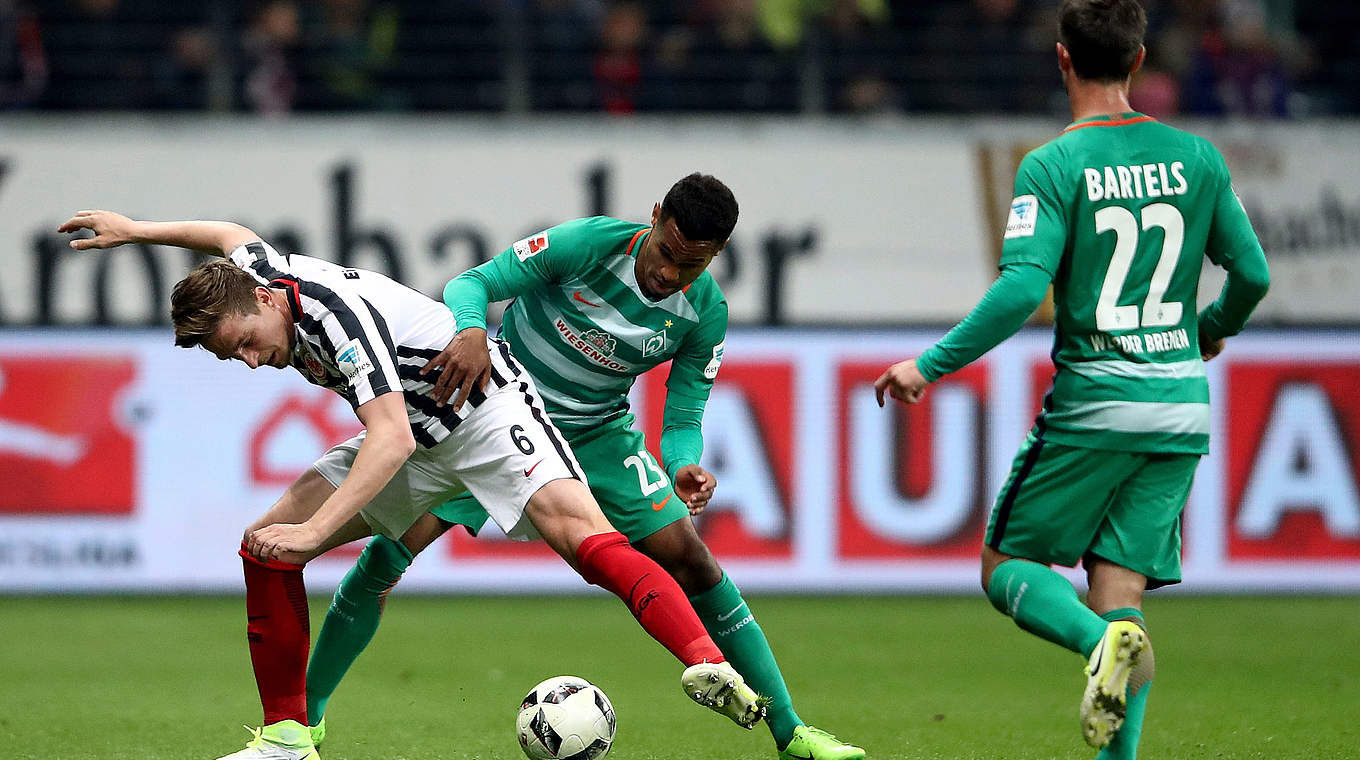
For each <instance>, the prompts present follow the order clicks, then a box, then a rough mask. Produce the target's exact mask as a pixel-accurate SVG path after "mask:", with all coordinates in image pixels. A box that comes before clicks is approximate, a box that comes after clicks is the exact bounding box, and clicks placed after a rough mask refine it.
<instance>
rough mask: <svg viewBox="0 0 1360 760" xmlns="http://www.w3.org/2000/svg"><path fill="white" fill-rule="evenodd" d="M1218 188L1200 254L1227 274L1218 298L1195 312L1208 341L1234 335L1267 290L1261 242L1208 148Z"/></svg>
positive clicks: (1222, 167) (1219, 158)
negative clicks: (1197, 312)
mask: <svg viewBox="0 0 1360 760" xmlns="http://www.w3.org/2000/svg"><path fill="white" fill-rule="evenodd" d="M1208 150H1209V151H1211V157H1212V159H1213V161H1214V163H1215V164H1216V167H1215V168H1216V169H1217V172H1218V174H1219V176H1220V177H1221V178H1222V186H1221V187H1220V188H1219V189H1218V194H1217V197H1216V198H1215V199H1214V210H1213V218H1212V220H1211V221H1210V226H1209V238H1208V241H1207V242H1206V244H1205V247H1204V253H1205V255H1207V256H1208V257H1209V260H1210V261H1212V262H1214V263H1215V264H1217V265H1219V266H1221V267H1223V268H1224V269H1226V270H1227V272H1228V279H1227V281H1226V282H1224V283H1223V290H1222V291H1221V292H1220V293H1219V295H1218V298H1217V299H1216V300H1215V301H1214V302H1213V303H1211V304H1209V305H1208V306H1207V307H1205V308H1204V310H1203V311H1201V312H1200V313H1199V325H1198V329H1199V332H1200V333H1201V335H1202V336H1203V337H1205V338H1207V339H1209V340H1217V339H1219V338H1226V337H1229V336H1232V335H1236V334H1237V333H1239V332H1241V330H1242V328H1243V327H1244V326H1245V325H1246V323H1247V319H1248V318H1249V317H1250V316H1251V313H1252V311H1253V310H1255V308H1256V305H1257V304H1258V303H1260V302H1261V299H1262V298H1264V297H1265V295H1266V291H1267V290H1268V289H1269V288H1270V269H1269V267H1268V265H1267V264H1266V254H1265V251H1264V250H1262V249H1261V241H1260V240H1259V239H1258V238H1257V237H1256V232H1255V230H1253V229H1252V228H1251V220H1249V219H1248V218H1247V212H1246V210H1245V209H1243V208H1242V202H1241V200H1239V199H1238V197H1237V193H1235V192H1233V189H1232V175H1231V174H1230V173H1229V171H1228V166H1227V164H1226V163H1225V162H1224V161H1223V156H1222V154H1221V153H1219V152H1218V150H1217V149H1215V148H1214V147H1213V146H1208Z"/></svg>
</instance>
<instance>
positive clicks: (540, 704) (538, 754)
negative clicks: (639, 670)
mask: <svg viewBox="0 0 1360 760" xmlns="http://www.w3.org/2000/svg"><path fill="white" fill-rule="evenodd" d="M614 725H615V724H614V706H613V705H611V704H609V697H606V696H605V695H604V692H603V691H601V690H600V688H599V687H598V686H595V685H594V684H592V683H590V682H589V681H587V680H586V679H584V678H579V677H577V676H557V677H555V678H549V679H548V680H546V681H544V682H543V683H540V684H539V685H537V686H535V687H534V688H533V689H531V690H530V691H529V693H528V694H527V695H525V697H524V701H522V702H520V705H519V715H518V716H517V717H516V718H515V733H516V734H518V735H519V746H520V747H521V748H522V749H523V750H524V754H526V755H528V756H529V757H530V758H531V759H532V760H596V759H597V758H601V757H604V756H605V755H606V754H607V753H608V752H609V746H610V745H611V744H613V743H614Z"/></svg>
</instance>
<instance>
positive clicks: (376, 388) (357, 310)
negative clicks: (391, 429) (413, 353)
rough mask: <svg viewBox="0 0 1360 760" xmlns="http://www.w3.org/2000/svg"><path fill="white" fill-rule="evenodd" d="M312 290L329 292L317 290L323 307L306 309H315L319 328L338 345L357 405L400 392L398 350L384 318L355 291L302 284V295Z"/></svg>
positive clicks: (342, 368)
mask: <svg viewBox="0 0 1360 760" xmlns="http://www.w3.org/2000/svg"><path fill="white" fill-rule="evenodd" d="M309 289H312V290H317V289H320V290H324V291H326V292H319V293H317V296H318V299H317V300H318V301H319V302H320V305H321V307H322V308H320V309H313V308H307V312H308V313H309V314H311V313H313V312H314V311H315V312H316V316H317V317H319V319H317V322H319V326H318V329H320V330H321V331H323V332H324V333H325V335H326V336H327V339H328V340H329V345H333V346H335V363H336V365H337V366H338V367H339V368H340V372H341V374H343V375H344V376H345V381H346V382H347V383H348V384H349V386H350V390H351V391H352V392H353V393H352V403H353V404H354V408H355V409H358V408H359V407H361V406H363V405H364V404H366V403H368V402H369V401H372V400H373V399H375V398H377V397H378V396H381V395H382V394H384V393H390V392H393V391H395V392H397V393H401V392H402V388H401V376H400V375H398V374H397V366H398V364H399V362H398V360H397V349H396V345H395V344H394V343H393V342H392V336H391V334H390V333H389V332H388V330H387V324H386V322H385V321H384V320H383V319H382V317H381V316H380V315H378V314H377V313H375V312H373V310H372V309H371V308H370V306H369V304H368V302H367V301H365V300H364V299H363V298H361V297H359V296H358V295H357V294H355V293H347V292H345V291H342V290H329V289H325V288H324V286H319V285H316V284H314V283H313V284H312V285H311V287H310V288H309V287H308V286H307V285H304V286H303V288H302V292H303V294H304V295H307V291H308V290H309ZM304 303H305V302H304ZM325 342H326V341H323V343H325Z"/></svg>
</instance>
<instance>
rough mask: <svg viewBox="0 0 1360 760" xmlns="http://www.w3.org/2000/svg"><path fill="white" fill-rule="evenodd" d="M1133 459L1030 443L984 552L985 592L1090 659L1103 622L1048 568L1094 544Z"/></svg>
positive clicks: (1027, 626) (1025, 623) (1028, 625)
mask: <svg viewBox="0 0 1360 760" xmlns="http://www.w3.org/2000/svg"><path fill="white" fill-rule="evenodd" d="M1126 459H1127V456H1120V455H1115V454H1111V453H1109V452H1098V451H1094V450H1090V449H1077V448H1073V447H1069V446H1062V445H1058V444H1053V443H1048V442H1045V441H1041V440H1038V439H1036V438H1035V437H1034V436H1033V435H1031V436H1029V437H1028V438H1026V440H1025V444H1024V445H1023V446H1022V447H1021V449H1020V452H1019V454H1018V455H1017V456H1016V458H1015V462H1014V464H1013V466H1012V468H1011V474H1010V476H1009V478H1008V479H1007V482H1006V485H1005V486H1004V487H1003V488H1002V489H1001V494H1000V495H999V496H998V498H997V502H996V506H995V508H994V509H993V510H992V516H991V520H990V521H989V523H988V526H987V534H986V536H985V541H984V546H983V548H982V588H983V590H984V591H986V592H987V598H988V600H990V601H991V603H992V606H993V607H995V608H996V609H997V610H998V611H1000V612H1001V613H1002V614H1005V615H1008V616H1010V617H1011V618H1012V619H1013V620H1015V623H1016V625H1018V626H1020V627H1021V628H1022V629H1024V630H1026V631H1029V632H1030V633H1033V634H1035V635H1036V636H1039V637H1041V638H1043V639H1045V640H1047V641H1051V642H1053V643H1055V644H1057V645H1059V646H1061V647H1064V648H1066V649H1070V650H1072V651H1073V652H1076V653H1078V654H1080V655H1082V656H1086V655H1089V654H1090V653H1091V651H1092V650H1093V649H1095V647H1096V644H1097V643H1098V642H1099V641H1100V637H1101V636H1102V635H1103V634H1104V632H1105V621H1104V620H1102V619H1101V618H1100V616H1099V615H1097V614H1096V613H1094V612H1092V611H1091V610H1090V609H1089V608H1088V607H1087V606H1086V605H1085V604H1083V603H1082V601H1081V599H1080V598H1079V597H1078V596H1077V592H1076V589H1074V588H1073V587H1072V584H1071V583H1069V582H1068V581H1067V579H1066V578H1064V577H1063V576H1062V575H1060V574H1058V573H1057V572H1055V571H1054V570H1053V569H1051V568H1050V567H1049V565H1050V564H1058V565H1065V566H1068V567H1071V566H1073V565H1075V564H1076V563H1077V561H1078V560H1080V559H1081V557H1082V555H1083V554H1084V553H1085V552H1086V549H1087V547H1089V546H1090V545H1091V542H1092V540H1093V537H1094V536H1095V535H1096V532H1097V531H1098V529H1099V527H1100V524H1101V522H1102V521H1103V520H1104V516H1105V512H1106V510H1107V509H1108V506H1109V503H1110V500H1111V498H1112V496H1113V493H1114V490H1115V488H1116V487H1117V484H1118V483H1119V482H1120V481H1121V480H1123V479H1124V478H1125V477H1127V475H1128V473H1129V472H1131V471H1132V470H1133V469H1134V467H1135V464H1134V463H1131V462H1128V461H1125V460H1126Z"/></svg>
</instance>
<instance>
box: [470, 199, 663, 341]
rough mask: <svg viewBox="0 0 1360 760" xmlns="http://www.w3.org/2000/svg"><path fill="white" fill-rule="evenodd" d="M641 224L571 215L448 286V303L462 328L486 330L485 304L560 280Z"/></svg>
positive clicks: (586, 266)
mask: <svg viewBox="0 0 1360 760" xmlns="http://www.w3.org/2000/svg"><path fill="white" fill-rule="evenodd" d="M637 229H639V225H637V224H634V223H632V222H625V221H622V220H619V219H613V218H611V217H606V216H595V217H590V218H587V219H573V220H572V221H569V222H564V223H562V224H559V225H557V226H556V227H549V228H548V229H546V230H544V231H542V232H540V233H538V234H535V235H530V236H529V237H527V238H524V239H523V240H520V241H517V242H516V243H515V244H514V245H511V246H510V247H509V248H507V249H505V250H504V251H501V252H500V253H499V254H497V255H496V257H495V258H493V259H491V260H490V261H488V262H486V263H485V264H482V265H480V266H477V267H474V268H472V269H469V270H468V271H466V272H464V273H462V274H460V275H458V276H457V277H455V278H453V279H452V280H450V281H449V283H448V284H447V285H445V286H444V303H445V305H447V306H448V307H449V308H450V309H452V310H453V316H454V319H455V321H457V323H458V329H459V330H460V331H461V330H464V329H467V328H469V327H481V328H483V329H485V328H486V307H487V305H488V304H491V303H494V302H496V301H504V300H506V299H508V298H517V297H519V296H521V295H524V294H525V293H530V292H532V291H534V290H537V289H538V288H540V287H542V286H543V285H545V284H547V283H550V282H562V281H564V280H568V279H570V278H571V277H574V276H576V275H577V274H579V273H581V272H583V271H585V270H586V269H588V268H589V267H590V266H591V265H592V264H594V263H595V262H596V261H598V260H599V259H600V258H602V257H603V256H605V255H607V254H609V253H610V252H611V251H613V250H615V249H617V247H618V240H619V239H620V237H622V236H625V235H631V234H632V233H633V232H635V231H636V230H637ZM625 239H626V238H625Z"/></svg>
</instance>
